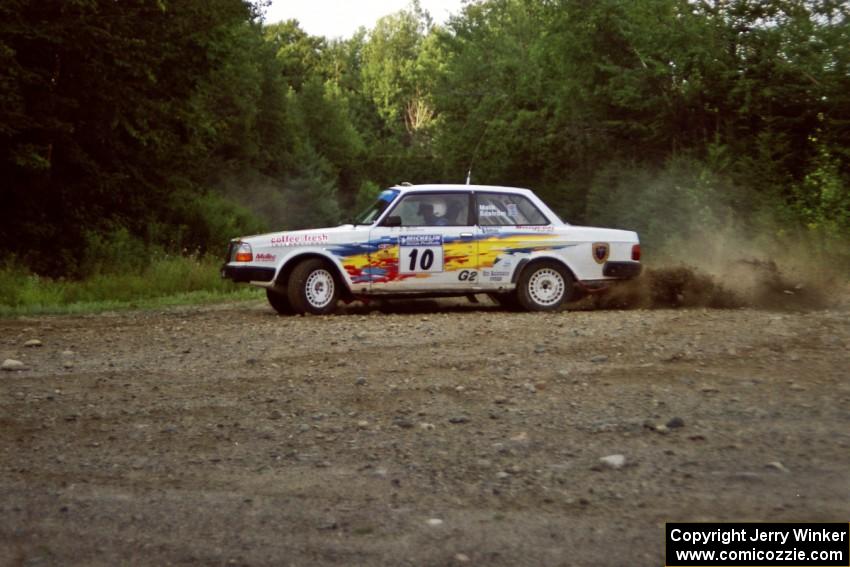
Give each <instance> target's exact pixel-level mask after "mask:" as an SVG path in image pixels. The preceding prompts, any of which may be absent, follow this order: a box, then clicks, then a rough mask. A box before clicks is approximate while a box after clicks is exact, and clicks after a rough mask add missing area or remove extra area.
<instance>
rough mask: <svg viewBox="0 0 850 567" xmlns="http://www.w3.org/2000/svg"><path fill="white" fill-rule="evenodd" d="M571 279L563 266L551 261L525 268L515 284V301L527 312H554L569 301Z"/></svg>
mask: <svg viewBox="0 0 850 567" xmlns="http://www.w3.org/2000/svg"><path fill="white" fill-rule="evenodd" d="M573 283H574V281H573V277H572V276H571V275H570V273H569V272H568V271H567V270H566V268H564V266H563V265H561V264H559V263H557V262H552V261H540V262H535V263H533V264H531V265H529V266H527V267H526V268H525V269H524V270H523V271H522V274H521V275H520V277H519V281H518V282H517V299H518V300H519V303H520V305H522V306H523V307H524V308H526V309H528V310H529V311H554V310H555V309H558V308H559V307H560V306H561V305H562V304H563V303H564V302H565V301H567V300H569V298H570V296H571V295H572V290H573Z"/></svg>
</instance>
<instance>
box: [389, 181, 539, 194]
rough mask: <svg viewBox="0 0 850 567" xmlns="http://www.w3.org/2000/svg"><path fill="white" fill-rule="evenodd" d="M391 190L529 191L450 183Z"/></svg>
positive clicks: (496, 186)
mask: <svg viewBox="0 0 850 567" xmlns="http://www.w3.org/2000/svg"><path fill="white" fill-rule="evenodd" d="M392 189H396V190H398V191H401V192H402V193H408V192H418V191H482V192H484V191H486V192H488V193H527V194H530V193H532V191H531V190H530V189H523V188H521V187H502V186H499V185H461V184H451V183H433V184H425V185H394V186H393V187H392Z"/></svg>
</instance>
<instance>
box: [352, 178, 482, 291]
mask: <svg viewBox="0 0 850 567" xmlns="http://www.w3.org/2000/svg"><path fill="white" fill-rule="evenodd" d="M471 199H472V195H471V193H470V192H468V191H451V192H422V191H416V192H409V193H406V194H405V195H403V196H402V197H401V198H400V199H399V200H398V202H397V203H396V204H395V205H394V206H393V208H392V210H390V211H388V213H387V215H386V216H385V217H384V218H383V220H382V221H381V223H379V225H378V226H376V227H375V228H373V229H372V231H371V233H370V236H369V241H370V244H371V246H370V248H371V251H370V257H369V264H370V267H371V269H372V270H373V272H372V278H371V288H370V291H371V292H372V293H393V292H417V291H418V292H426V291H433V292H440V291H458V290H466V289H472V288H474V287H475V285H476V284H477V276H478V248H477V244H476V240H475V232H476V231H475V226H474V223H473V220H472V216H471V215H470V211H471Z"/></svg>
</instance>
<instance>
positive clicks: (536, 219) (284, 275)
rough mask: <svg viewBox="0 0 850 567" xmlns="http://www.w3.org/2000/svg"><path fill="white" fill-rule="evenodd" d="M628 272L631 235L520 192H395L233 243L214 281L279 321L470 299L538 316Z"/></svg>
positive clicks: (633, 258)
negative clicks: (349, 211) (260, 303)
mask: <svg viewBox="0 0 850 567" xmlns="http://www.w3.org/2000/svg"><path fill="white" fill-rule="evenodd" d="M640 271H641V265H640V244H639V241H638V236H637V234H636V233H634V232H630V231H625V230H613V229H606V228H590V227H583V226H572V225H569V224H566V223H564V222H563V221H561V219H559V218H558V216H557V215H556V214H555V213H553V212H552V210H551V209H549V207H547V206H546V205H545V204H544V203H543V202H542V201H541V200H540V199H538V198H537V196H535V195H534V193H532V192H531V191H529V190H528V189H516V188H510V187H490V186H482V185H407V184H405V185H402V186H397V187H392V188H390V189H387V190H385V191H383V192H382V193H381V194H380V195H379V196H378V199H377V201H376V202H375V203H374V204H373V205H372V206H371V207H370V208H369V209H367V210H366V211H364V212H363V214H361V215H360V217H358V218H357V219H356V220H355V221H354V222H353V223H351V224H345V225H342V226H338V227H334V228H320V229H312V230H298V231H291V232H275V233H271V234H262V235H259V236H249V237H242V238H236V239H234V240H232V241H231V243H230V249H229V251H228V254H227V263H226V264H225V265H224V266H223V267H222V270H221V275H222V277H224V278H229V279H232V280H233V281H236V282H248V283H250V284H252V285H256V286H260V287H264V288H266V295H267V297H268V300H269V303H271V305H272V307H274V308H275V309H276V310H277V311H278V312H279V313H282V314H283V313H314V314H323V313H330V312H331V311H333V310H334V308H335V307H336V305H337V303H338V301H339V300H340V299H343V300H346V301H351V300H354V299H366V298H369V297H378V298H392V297H440V296H452V295H454V296H462V295H467V296H470V297H471V298H472V297H473V296H474V294H477V293H487V294H489V295H490V296H491V297H493V298H494V299H496V300H497V301H499V302H500V303H502V304H505V305H516V306H520V307H523V308H525V309H529V310H533V311H549V310H553V309H557V308H558V307H559V306H560V305H561V304H562V303H564V302H565V301H569V300H571V299H575V298H576V297H577V296H578V295H580V294H581V293H582V292H583V291H588V290H591V289H594V288H595V289H598V288H600V287H604V286H606V285H608V284H610V283H611V282H614V281H617V280H624V279H629V278H633V277H635V276H637V275H638V274H640Z"/></svg>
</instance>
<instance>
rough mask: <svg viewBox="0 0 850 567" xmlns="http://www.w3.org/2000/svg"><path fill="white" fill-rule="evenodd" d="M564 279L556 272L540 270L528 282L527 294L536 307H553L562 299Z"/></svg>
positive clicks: (547, 269)
mask: <svg viewBox="0 0 850 567" xmlns="http://www.w3.org/2000/svg"><path fill="white" fill-rule="evenodd" d="M565 289H566V284H565V283H564V277H563V276H562V275H561V274H559V273H558V272H557V271H556V270H553V269H551V268H542V269H540V270H537V271H536V272H534V273H533V274H532V275H531V278H530V279H529V280H528V294H529V295H530V296H531V299H533V300H534V302H535V303H537V304H538V305H543V306H549V305H555V304H557V303H558V302H559V301H561V298H562V297H564V290H565Z"/></svg>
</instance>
